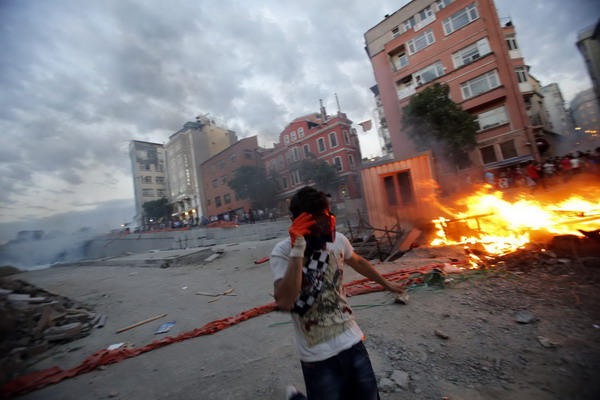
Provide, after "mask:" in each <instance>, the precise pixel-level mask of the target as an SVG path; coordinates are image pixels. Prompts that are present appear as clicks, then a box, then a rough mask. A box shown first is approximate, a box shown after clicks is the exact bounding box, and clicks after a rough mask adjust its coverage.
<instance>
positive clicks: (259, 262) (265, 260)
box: [254, 257, 269, 264]
mask: <svg viewBox="0 0 600 400" xmlns="http://www.w3.org/2000/svg"><path fill="white" fill-rule="evenodd" d="M267 261H269V257H263V258H261V259H260V260H256V261H254V264H262V263H266V262H267Z"/></svg>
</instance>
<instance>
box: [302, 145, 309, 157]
mask: <svg viewBox="0 0 600 400" xmlns="http://www.w3.org/2000/svg"><path fill="white" fill-rule="evenodd" d="M302 149H303V150H304V158H308V157H310V147H309V146H308V144H305V145H304V146H302Z"/></svg>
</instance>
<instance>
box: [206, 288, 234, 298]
mask: <svg viewBox="0 0 600 400" xmlns="http://www.w3.org/2000/svg"><path fill="white" fill-rule="evenodd" d="M233 290H234V289H233V288H229V289H227V290H226V291H224V292H223V293H209V292H196V294H199V295H200V296H211V297H218V296H237V295H236V294H235V293H231V292H233Z"/></svg>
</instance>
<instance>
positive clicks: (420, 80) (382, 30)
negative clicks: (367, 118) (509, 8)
mask: <svg viewBox="0 0 600 400" xmlns="http://www.w3.org/2000/svg"><path fill="white" fill-rule="evenodd" d="M365 41H366V50H367V53H368V55H369V58H370V60H371V63H372V65H373V71H374V74H375V79H376V82H377V87H378V89H379V96H380V98H381V103H382V105H383V109H384V113H385V119H386V123H387V128H388V130H389V133H390V139H391V143H392V148H393V153H394V156H395V159H396V160H402V159H408V158H411V157H414V156H415V155H416V151H415V146H414V144H413V142H412V141H411V140H410V138H409V137H408V135H407V133H406V130H405V129H404V128H403V127H402V122H401V121H402V109H403V107H405V106H406V105H407V104H408V102H409V100H410V98H411V96H412V95H414V94H416V93H419V92H421V91H422V90H423V89H425V88H426V87H427V86H429V85H431V84H433V83H436V82H440V83H445V84H447V85H448V86H449V88H450V97H451V99H452V100H453V101H454V102H456V103H458V104H459V105H460V106H461V107H462V108H463V109H464V110H466V111H467V112H469V113H471V114H472V115H476V116H477V122H478V124H479V131H478V133H477V138H476V139H477V148H476V150H475V151H473V152H472V153H471V154H470V156H469V158H470V166H467V165H469V163H465V164H466V165H465V166H463V167H462V169H460V168H459V167H458V166H456V165H454V164H452V163H450V162H447V161H446V160H444V157H443V155H442V154H435V155H433V156H434V157H435V165H434V167H435V173H434V176H435V177H436V178H437V181H438V182H439V183H440V185H441V186H442V188H443V189H448V190H450V191H451V190H452V188H453V187H455V186H456V181H457V180H456V176H457V173H461V174H470V175H473V176H474V177H480V176H481V175H482V174H483V172H484V171H485V170H493V169H498V168H503V167H507V166H510V165H514V164H517V163H522V162H524V161H527V160H531V159H540V155H539V151H538V148H537V145H536V143H537V142H541V141H537V140H536V136H535V131H538V132H539V133H540V134H543V129H542V125H543V124H542V125H539V124H537V125H534V124H533V123H537V122H538V121H533V122H532V121H531V120H530V118H529V115H528V113H527V106H526V102H528V101H530V102H531V101H534V102H535V106H536V107H537V106H539V104H538V99H537V98H534V96H533V95H534V94H535V93H534V91H533V88H532V82H531V78H530V75H529V73H528V67H527V66H526V65H525V63H524V60H523V56H522V54H521V52H520V49H519V45H518V42H517V40H516V33H515V29H514V27H513V26H512V24H511V23H510V22H508V23H505V24H504V25H501V24H500V20H499V18H498V15H497V14H496V8H495V6H494V3H493V1H492V0H478V1H473V0H414V1H412V2H410V3H408V4H407V5H405V6H404V7H402V8H401V9H399V10H398V11H396V12H395V13H393V14H391V15H388V16H386V18H385V19H384V20H383V21H381V22H380V23H378V24H377V25H376V26H374V27H373V28H371V29H370V30H369V31H367V32H366V33H365ZM539 122H541V121H539Z"/></svg>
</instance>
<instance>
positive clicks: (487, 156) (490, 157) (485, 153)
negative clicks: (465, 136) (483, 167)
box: [479, 145, 498, 164]
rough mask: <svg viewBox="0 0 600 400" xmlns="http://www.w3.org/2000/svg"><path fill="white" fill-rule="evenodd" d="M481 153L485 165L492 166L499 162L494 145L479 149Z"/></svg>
mask: <svg viewBox="0 0 600 400" xmlns="http://www.w3.org/2000/svg"><path fill="white" fill-rule="evenodd" d="M479 152H480V153H481V160H482V161H483V163H484V164H490V163H493V162H496V161H498V159H497V158H496V151H495V150H494V145H491V146H486V147H482V148H481V149H479Z"/></svg>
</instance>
